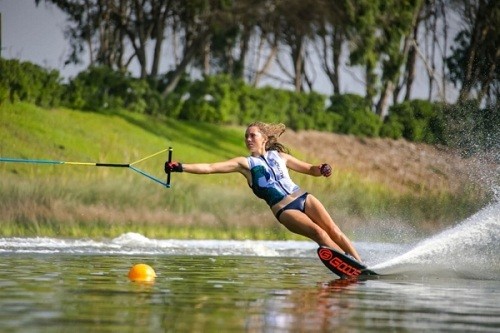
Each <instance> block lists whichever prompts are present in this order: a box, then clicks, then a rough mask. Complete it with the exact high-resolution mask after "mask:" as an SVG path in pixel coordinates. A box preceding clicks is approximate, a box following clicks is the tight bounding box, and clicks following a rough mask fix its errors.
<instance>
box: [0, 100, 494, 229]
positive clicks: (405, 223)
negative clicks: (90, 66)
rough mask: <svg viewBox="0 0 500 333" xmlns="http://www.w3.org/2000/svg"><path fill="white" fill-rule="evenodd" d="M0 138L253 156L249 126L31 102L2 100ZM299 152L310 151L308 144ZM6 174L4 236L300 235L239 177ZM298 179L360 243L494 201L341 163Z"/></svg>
mask: <svg viewBox="0 0 500 333" xmlns="http://www.w3.org/2000/svg"><path fill="white" fill-rule="evenodd" d="M0 144H1V146H0V156H2V157H15V158H25V159H48V160H59V161H81V162H109V163H129V162H133V161H136V160H139V159H141V158H143V157H145V156H149V155H151V154H153V153H155V152H157V151H159V150H162V149H164V148H166V147H168V146H172V147H173V148H174V159H176V160H181V161H186V162H198V161H206V162H209V161H217V160H222V159H227V158H230V157H234V156H236V155H243V154H246V150H245V148H244V145H243V129H242V128H234V127H222V126H221V127H218V126H213V125H207V124H202V123H183V122H177V121H172V120H168V119H156V118H155V119H153V118H149V117H147V116H144V115H140V114H132V113H109V114H102V113H101V114H98V113H89V112H82V111H74V110H65V109H57V110H43V109H39V108H37V107H34V106H32V105H29V104H14V105H9V104H4V105H2V106H0ZM291 148H292V151H293V153H294V154H296V155H297V156H299V157H300V156H303V155H302V154H303V153H304V152H305V151H307V146H294V147H291ZM165 159H166V154H165V155H159V156H156V157H154V158H151V159H148V160H146V161H143V162H141V163H139V164H138V165H136V166H137V167H139V168H141V169H143V170H145V171H147V172H148V173H151V174H153V175H154V176H156V177H158V178H162V179H163V178H164V177H165V175H164V173H163V163H164V161H165ZM0 175H1V180H0V223H2V228H1V230H0V236H59V237H93V238H94V237H116V236H118V235H120V234H122V233H125V232H138V233H141V234H144V235H145V236H147V237H154V238H233V239H234V238H237V239H245V238H253V239H290V238H298V237H296V236H294V235H292V234H291V233H289V232H287V231H286V230H284V228H283V227H281V226H280V225H279V224H278V223H277V222H276V221H275V220H274V218H273V217H272V215H271V213H270V212H269V210H268V209H267V207H266V206H265V204H264V202H263V201H261V200H258V199H256V198H255V197H254V196H253V194H252V193H251V191H250V190H249V189H248V187H247V186H246V185H245V183H244V181H243V178H242V177H241V176H240V175H236V174H231V175H210V176H197V175H188V174H174V175H173V177H172V188H170V189H165V188H163V187H162V186H160V185H159V184H156V183H154V182H152V181H151V180H149V179H147V178H145V177H143V176H141V175H138V174H137V173H135V172H132V171H131V170H128V169H115V168H97V167H87V166H73V165H33V164H11V163H0ZM294 178H295V179H296V181H297V183H299V184H301V185H302V186H303V187H304V188H305V189H307V190H309V191H310V192H312V193H314V194H315V195H316V196H317V197H319V198H320V199H321V200H322V201H323V202H324V204H325V206H326V207H327V209H328V210H329V211H330V212H331V214H332V216H333V217H334V219H335V220H336V221H337V222H338V223H339V225H340V226H341V227H342V228H343V229H344V230H345V231H346V232H347V233H348V234H350V235H351V236H353V237H354V238H355V239H364V238H370V239H373V238H383V237H385V236H384V234H385V233H386V232H387V231H389V230H390V231H394V230H395V229H398V230H411V233H412V234H413V235H420V234H425V233H429V232H432V231H434V230H436V229H439V228H442V227H444V226H447V225H449V224H450V223H452V222H454V221H457V220H460V219H462V218H464V217H466V216H468V215H470V214H471V213H472V212H474V211H476V210H477V209H478V208H479V207H481V206H482V205H484V202H485V200H486V198H485V197H484V194H482V192H481V190H480V189H478V188H475V187H474V186H473V185H472V184H471V186H470V187H466V188H464V189H463V190H462V191H461V192H460V193H459V194H457V193H455V192H453V193H452V192H449V191H447V190H446V189H436V190H435V191H433V192H432V193H426V194H425V195H422V193H421V191H418V190H416V191H415V192H414V193H407V192H406V193H399V192H396V191H394V190H392V189H391V188H388V187H387V186H386V185H383V184H381V183H379V182H376V181H367V180H366V179H365V178H364V177H362V175H360V174H356V173H355V172H347V171H339V170H337V171H336V172H335V173H334V175H333V177H332V178H330V179H328V180H326V181H325V179H322V178H313V177H306V176H302V175H296V176H295V177H294ZM375 231H376V232H375ZM374 233H378V235H374ZM299 239H300V238H299Z"/></svg>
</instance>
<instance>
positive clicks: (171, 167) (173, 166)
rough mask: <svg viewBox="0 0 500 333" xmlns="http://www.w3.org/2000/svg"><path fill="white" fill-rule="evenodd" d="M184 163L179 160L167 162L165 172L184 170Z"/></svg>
mask: <svg viewBox="0 0 500 333" xmlns="http://www.w3.org/2000/svg"><path fill="white" fill-rule="evenodd" d="M183 171H184V169H183V168H182V163H179V162H165V173H171V172H183Z"/></svg>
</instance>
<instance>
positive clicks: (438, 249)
mask: <svg viewBox="0 0 500 333" xmlns="http://www.w3.org/2000/svg"><path fill="white" fill-rule="evenodd" d="M371 268H372V269H373V270H375V271H376V272H378V273H380V274H398V275H399V274H410V275H417V276H457V277H465V278H477V279H499V276H500V203H498V202H497V203H495V204H492V205H490V206H488V207H486V208H484V209H482V210H481V211H479V212H478V213H476V214H474V215H473V216H471V217H470V218H468V219H466V220H465V221H463V222H462V223H460V224H459V225H457V226H455V227H453V228H451V229H448V230H445V231H443V232H442V233H440V234H438V235H436V236H433V237H431V238H429V239H426V240H424V241H422V242H420V243H418V244H417V245H416V246H415V247H414V248H413V249H411V250H410V251H408V252H407V253H405V254H403V255H401V256H398V257H395V258H393V259H391V260H389V261H386V262H384V263H381V264H377V265H375V266H373V267H371Z"/></svg>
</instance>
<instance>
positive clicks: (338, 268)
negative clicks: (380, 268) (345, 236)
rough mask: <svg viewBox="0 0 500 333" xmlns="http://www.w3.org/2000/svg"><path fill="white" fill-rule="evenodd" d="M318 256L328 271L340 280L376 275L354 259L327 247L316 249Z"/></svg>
mask: <svg viewBox="0 0 500 333" xmlns="http://www.w3.org/2000/svg"><path fill="white" fill-rule="evenodd" d="M318 256H319V258H320V259H321V261H322V262H323V264H325V266H326V267H328V269H330V270H331V271H332V272H333V273H335V274H337V275H338V276H339V277H341V278H342V279H346V278H355V277H359V276H369V275H378V274H377V273H375V272H374V271H372V270H369V269H368V268H367V267H366V266H365V265H363V264H361V263H359V262H358V261H356V259H354V258H352V257H349V256H347V255H345V254H343V253H340V252H339V251H337V250H334V249H332V248H330V247H327V246H320V247H319V248H318Z"/></svg>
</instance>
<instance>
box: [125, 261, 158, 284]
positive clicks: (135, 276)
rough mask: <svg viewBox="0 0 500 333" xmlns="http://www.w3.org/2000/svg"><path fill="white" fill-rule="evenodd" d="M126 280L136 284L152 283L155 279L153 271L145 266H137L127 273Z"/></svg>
mask: <svg viewBox="0 0 500 333" xmlns="http://www.w3.org/2000/svg"><path fill="white" fill-rule="evenodd" d="M128 278H129V279H130V280H131V281H137V282H152V281H154V280H155V278H156V273H155V271H154V269H153V268H152V267H151V266H149V265H146V264H137V265H134V266H132V268H131V269H130V271H129V272H128Z"/></svg>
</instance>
